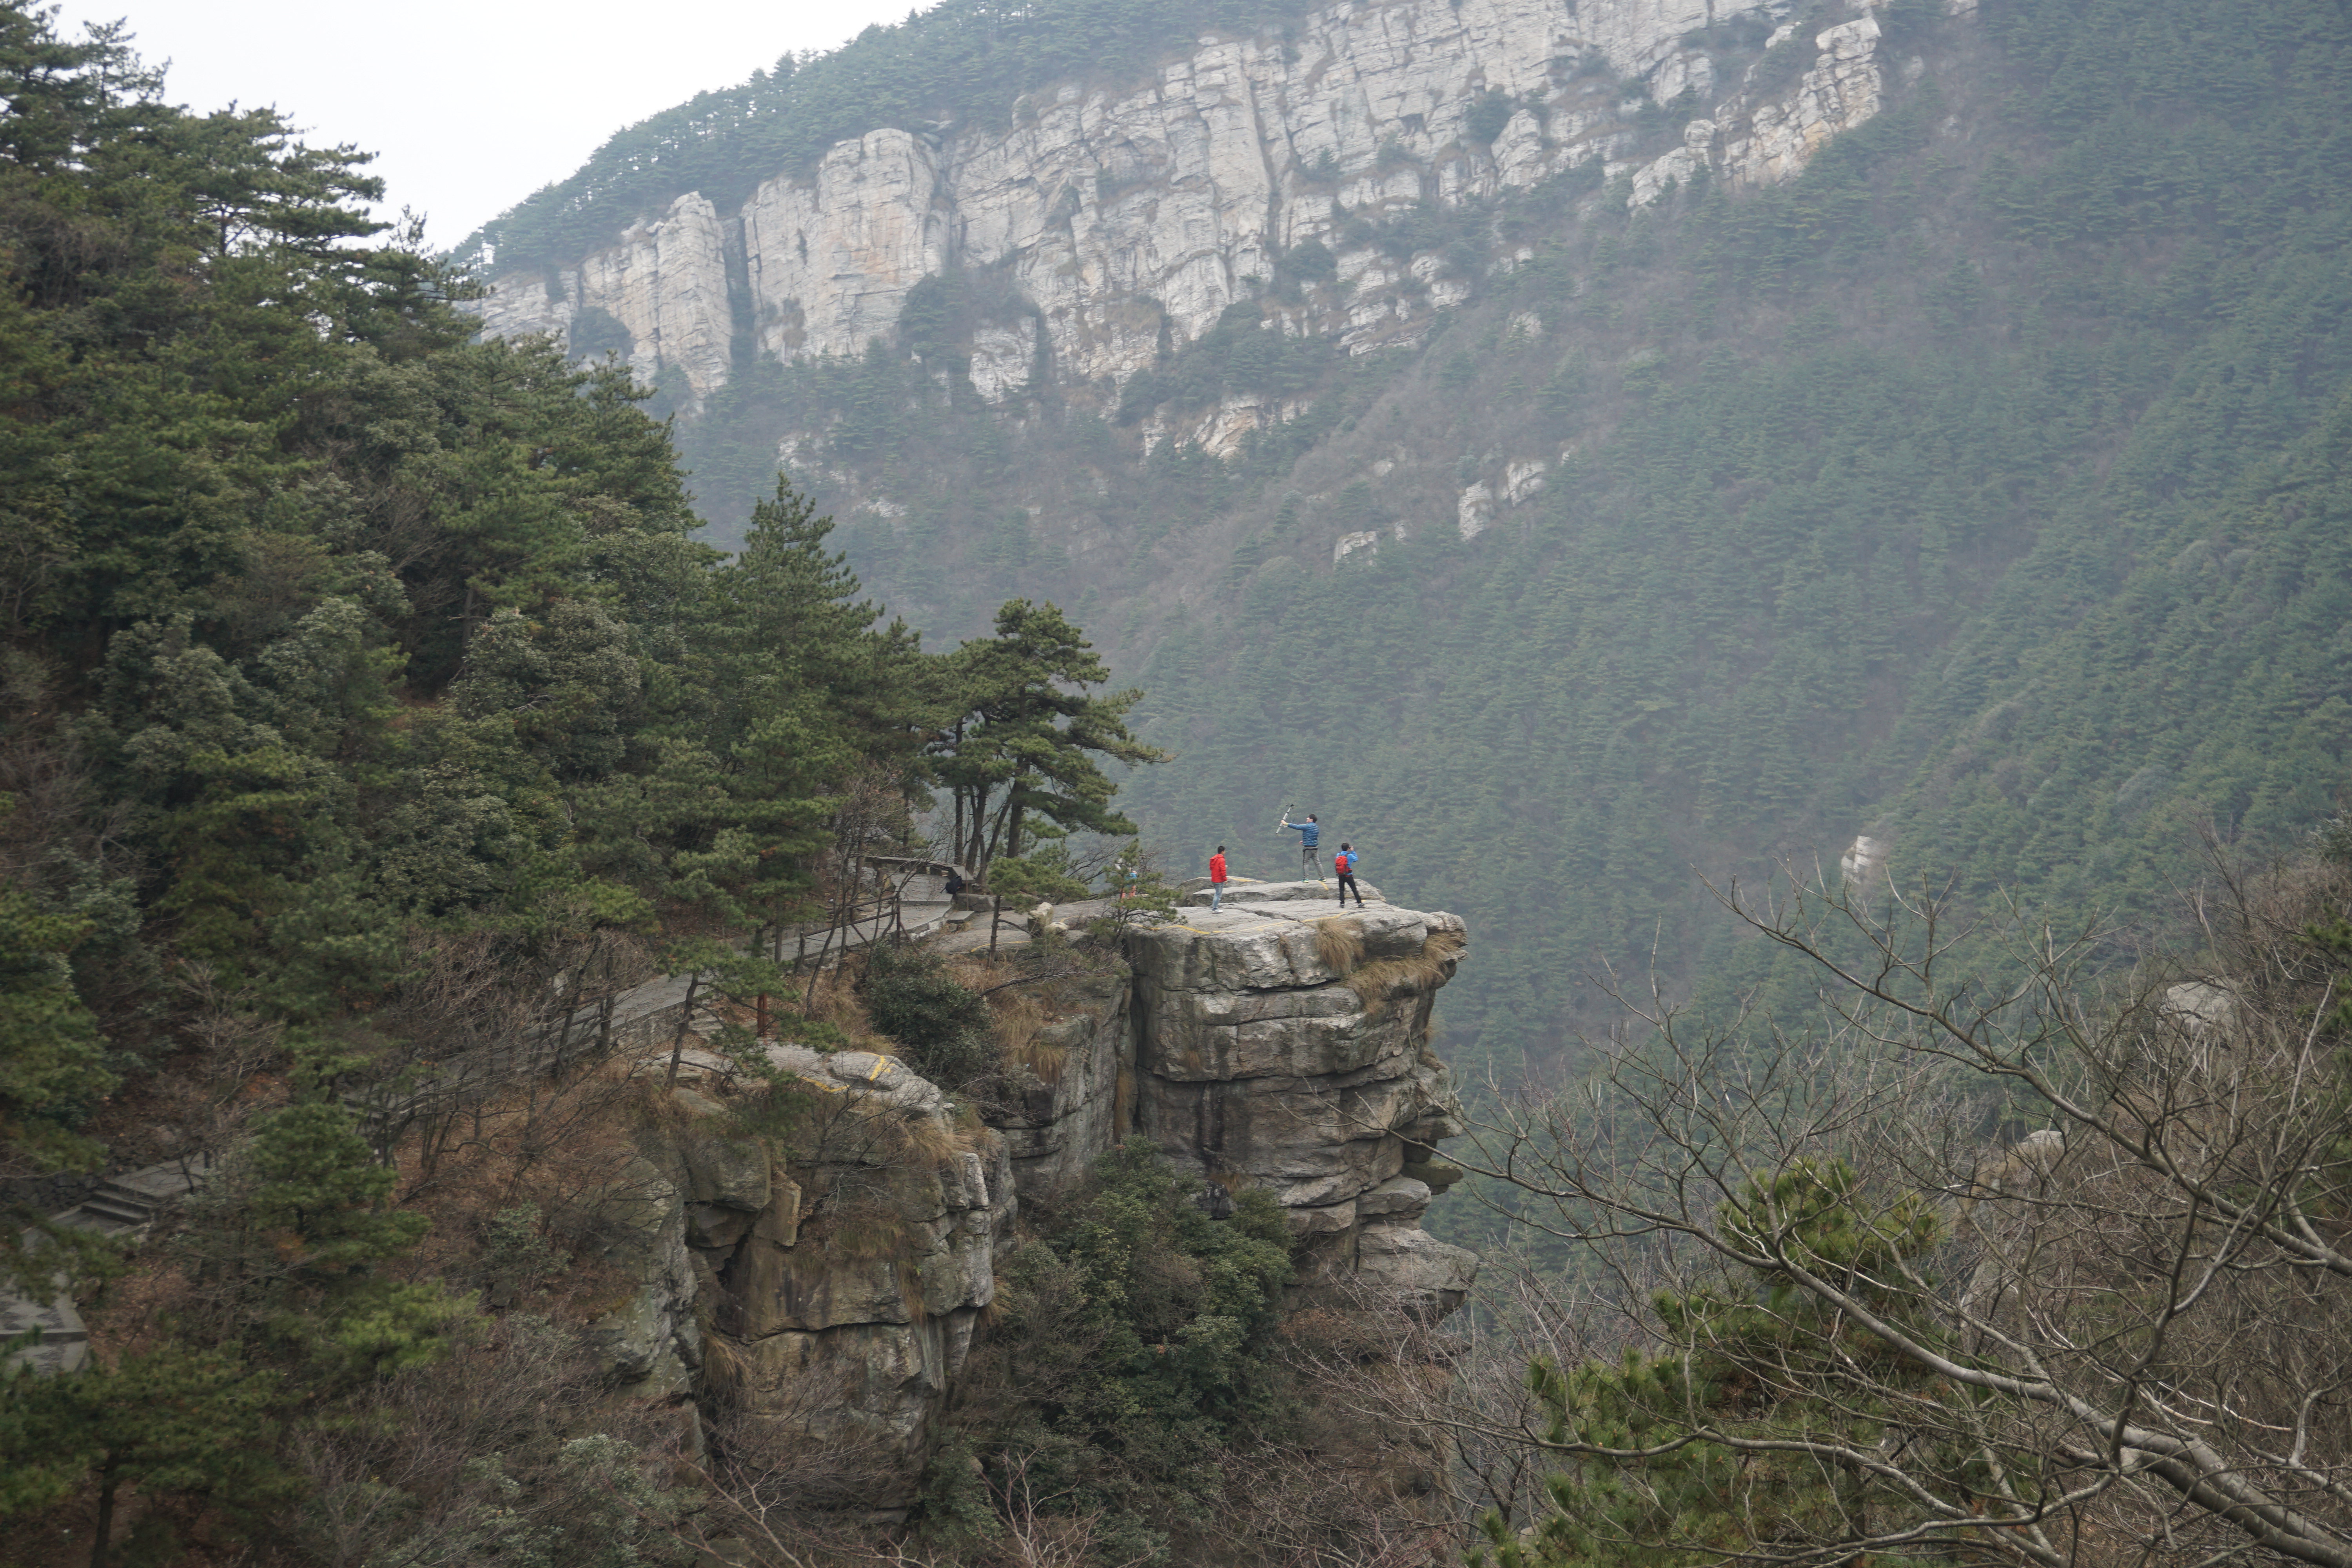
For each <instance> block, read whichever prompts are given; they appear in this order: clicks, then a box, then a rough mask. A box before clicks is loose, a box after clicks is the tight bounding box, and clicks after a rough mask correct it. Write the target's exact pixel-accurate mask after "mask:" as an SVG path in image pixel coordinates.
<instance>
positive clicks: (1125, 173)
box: [480, 0, 1969, 445]
mask: <svg viewBox="0 0 2352 1568" xmlns="http://www.w3.org/2000/svg"><path fill="white" fill-rule="evenodd" d="M1948 4H1949V5H1951V6H1952V8H1953V9H1954V10H1955V11H1956V12H1959V11H1965V10H1967V9H1968V8H1969V5H1968V3H1967V0H1948ZM1800 10H1801V11H1802V12H1803V13H1804V14H1805V15H1807V16H1817V15H1821V14H1822V12H1821V9H1820V7H1818V6H1813V5H1803V6H1801V5H1799V4H1798V0H1756V3H1755V4H1751V5H1738V4H1725V3H1721V0H1385V3H1381V0H1347V3H1345V4H1340V5H1332V6H1328V7H1327V8H1325V9H1322V10H1319V11H1317V12H1314V13H1312V14H1310V15H1309V16H1306V17H1304V18H1302V19H1301V21H1300V22H1299V23H1298V24H1297V25H1296V26H1293V27H1290V28H1287V29H1286V30H1284V31H1283V32H1281V33H1279V34H1276V33H1275V32H1272V31H1268V32H1263V33H1258V34H1253V35H1249V36H1242V37H1223V36H1215V35H1210V36H1204V37H1202V38H1201V40H1200V42H1199V45H1198V47H1196V48H1195V49H1194V51H1193V52H1192V54H1190V55H1189V56H1186V57H1184V58H1179V59H1173V60H1170V61H1168V62H1166V63H1165V65H1164V66H1163V67H1162V68H1161V69H1160V72H1159V73H1158V75H1157V76H1156V78H1154V79H1150V80H1148V81H1142V82H1135V83H1130V84H1124V85H1120V86H1109V85H1102V84H1083V85H1082V84H1080V83H1076V82H1072V83H1066V84H1063V85H1060V86H1056V87H1053V88H1049V89H1043V90H1040V91H1037V92H1034V93H1032V94H1030V95H1028V96H1027V97H1025V98H1024V99H1022V100H1020V101H1019V102H1018V103H1017V104H1016V105H1015V106H1014V109H1013V114H1012V116H1011V123H1010V124H1009V125H1007V126H1004V127H1001V128H996V129H989V130H970V131H967V130H962V129H959V128H955V127H945V128H939V129H933V130H925V129H917V128H899V127H886V128H882V129H877V130H875V131H872V132H867V133H866V134H865V135H864V136H862V137H859V138H857V139H856V140H853V141H845V142H841V143H839V144H838V145H836V146H835V147H834V148H832V149H831V150H830V151H829V152H827V153H825V154H824V156H823V157H822V158H821V159H820V160H819V162H818V163H817V165H816V168H815V170H814V173H813V174H808V175H805V176H803V175H800V174H778V175H777V177H775V178H773V179H771V180H770V181H768V182H767V183H766V184H762V185H761V186H759V187H758V189H757V190H756V191H755V193H754V194H753V195H752V196H751V199H750V200H749V201H748V202H746V203H745V204H744V205H742V206H741V208H740V210H738V211H736V212H733V213H730V214H724V215H722V214H719V213H718V212H717V211H715V210H714V209H713V207H712V205H711V204H710V203H709V201H707V200H705V199H704V198H703V197H702V196H701V195H698V194H693V193H689V194H688V195H682V196H680V197H678V198H677V200H676V201H675V202H674V203H673V204H672V205H670V207H669V208H668V210H667V211H666V212H662V213H649V214H646V215H644V216H642V217H641V218H640V219H639V220H638V222H637V223H635V225H634V226H631V227H630V228H629V229H628V230H627V231H626V232H625V233H624V234H621V235H619V236H617V237H615V240H614V244H613V245H612V246H611V247H608V248H606V249H604V250H603V251H600V252H598V253H597V254H596V255H594V256H592V257H588V258H583V259H582V260H581V261H580V262H578V263H577V264H575V265H572V266H570V267H564V268H556V269H554V270H552V271H549V272H540V271H532V272H527V273H514V274H509V275H508V276H504V277H499V278H497V279H496V280H495V282H494V283H493V285H492V287H491V289H490V293H489V296H488V299H487V300H485V301H484V302H483V303H482V305H481V306H480V309H481V310H482V313H483V320H484V327H485V330H486V331H489V332H490V333H493V334H496V335H513V334H518V333H525V332H542V331H543V332H553V333H556V334H559V335H562V336H566V337H567V338H575V337H579V336H580V334H581V333H582V331H583V324H584V325H585V326H589V327H594V328H596V329H598V330H597V331H589V332H588V333H587V335H586V338H585V340H584V341H587V342H593V344H594V345H595V346H598V347H604V346H611V347H614V348H618V349H621V350H623V351H624V353H625V357H626V358H627V360H628V363H630V364H631V365H632V367H633V368H634V369H635V371H636V373H637V374H638V375H639V376H640V378H641V379H644V380H646V381H648V382H651V381H654V380H656V379H658V378H662V377H664V376H665V375H666V374H667V375H668V376H669V377H670V378H672V379H673V380H675V381H677V382H678V383H682V387H681V390H682V393H683V401H684V402H685V403H686V404H687V405H688V406H692V405H694V404H695V403H696V402H697V401H698V399H700V398H702V397H704V396H706V395H709V393H710V392H711V391H713V390H714V389H715V388H717V387H718V386H719V385H721V384H724V383H725V382H726V380H727V379H728V377H729V375H730V369H731V363H732V360H731V358H730V344H731V343H733V340H734V338H735V337H736V336H737V335H740V332H739V328H738V325H737V323H739V322H740V323H748V341H746V342H741V343H740V344H734V346H735V347H736V348H738V349H740V350H742V351H744V352H752V353H761V354H765V355H769V356H772V357H774V358H776V359H780V360H786V361H789V360H792V359H794V358H796V357H799V356H801V355H805V354H848V353H860V352H862V351H863V350H864V349H865V347H866V343H867V342H869V341H870V340H871V339H873V338H875V337H877V336H883V335H886V334H887V333H888V332H889V331H890V329H891V328H892V326H893V325H894V324H895V322H896V321H897V320H898V311H899V308H900V306H901V305H902V304H903V303H904V301H905V300H906V297H907V293H908V290H909V289H912V288H913V287H914V285H915V284H916V283H917V282H919V280H921V279H924V278H926V277H929V276H931V275H934V274H937V273H940V272H942V271H944V270H946V269H949V268H966V269H971V270H975V271H977V270H980V269H983V268H985V269H992V270H993V271H994V272H995V273H996V274H998V275H999V276H1001V277H1002V278H1003V279H1007V280H1009V281H1010V283H1011V284H1012V285H1013V288H1014V289H1016V290H1017V292H1018V294H1019V296H1020V297H1021V299H1022V300H1023V301H1024V304H1023V309H1022V311H1021V314H1020V316H1019V317H1018V319H1013V318H1008V319H1007V320H1006V321H1003V322H1000V323H994V324H992V325H984V326H982V328H981V329H980V330H979V332H978V334H977V335H976V336H975V339H974V342H973V343H972V345H971V350H972V352H971V354H970V356H969V357H968V360H967V361H966V362H965V363H962V364H961V365H959V366H955V367H949V366H941V367H939V368H940V371H941V374H950V372H951V370H961V371H962V372H963V373H964V374H969V375H970V377H971V381H972V384H973V385H974V386H975V388H976V389H977V390H978V391H979V392H980V393H981V394H982V395H983V396H987V397H989V398H991V399H994V398H1001V397H1003V396H1006V395H1011V394H1013V392H1015V391H1017V390H1019V389H1020V388H1022V387H1024V386H1026V385H1027V384H1028V383H1029V379H1030V375H1031V374H1032V369H1033V366H1034V363H1035V361H1036V359H1037V357H1038V354H1039V353H1040V352H1041V351H1042V353H1043V355H1044V357H1045V361H1046V363H1047V364H1048V367H1049V374H1051V375H1052V377H1053V378H1054V379H1055V380H1056V381H1057V382H1059V383H1060V384H1064V385H1066V386H1077V385H1083V384H1096V385H1098V386H1100V385H1110V384H1117V383H1119V382H1123V381H1124V380H1125V379H1126V378H1127V377H1129V375H1131V374H1133V373H1134V372H1136V371H1137V370H1139V369H1141V368H1143V367H1144V366H1146V365H1148V364H1150V363H1152V362H1153V361H1154V359H1155V358H1156V357H1157V356H1158V355H1159V353H1160V352H1161V350H1162V349H1163V347H1165V346H1166V345H1167V344H1169V343H1171V342H1174V343H1181V342H1186V341H1189V340H1190V339H1192V338H1194V337H1197V336H1199V335H1200V334H1201V333H1202V332H1203V331H1206V330H1207V329H1208V328H1209V327H1211V326H1212V325H1213V324H1214V323H1215V322H1216V321H1217V320H1218V318H1219V316H1220V314H1221V313H1222V312H1223V310H1225V308H1226V307H1227V306H1229V305H1231V304H1233V303H1234V302H1235V301H1236V300H1244V299H1249V298H1253V297H1255V295H1256V294H1257V293H1258V292H1260V290H1261V289H1262V286H1263V285H1264V284H1265V282H1266V281H1267V280H1270V279H1274V278H1275V277H1276V275H1277V273H1278V271H1280V270H1281V268H1282V265H1283V258H1284V257H1285V256H1286V255H1287V254H1288V253H1290V252H1291V251H1293V250H1294V249H1295V248H1296V247H1301V246H1304V245H1306V244H1307V242H1309V241H1315V242H1318V243H1320V244H1322V245H1323V246H1324V247H1326V248H1328V249H1329V250H1331V251H1333V252H1334V253H1335V254H1336V259H1337V264H1338V265H1337V271H1336V275H1335V276H1332V277H1330V278H1329V279H1328V281H1327V282H1325V283H1323V284H1322V285H1321V286H1319V287H1316V288H1313V289H1308V290H1307V291H1306V292H1305V293H1303V294H1302V295H1301V296H1299V298H1298V299H1297V302H1296V303H1295V304H1294V305H1293V306H1291V307H1289V308H1288V309H1287V310H1286V314H1285V315H1284V317H1283V318H1282V320H1281V321H1279V322H1278V328H1279V330H1281V331H1286V332H1292V333H1298V332H1317V333H1324V334H1328V335H1331V336H1334V337H1336V338H1338V339H1339V341H1340V342H1342V343H1343V344H1344V345H1345V346H1346V347H1347V349H1348V350H1349V352H1351V353H1360V352H1364V351H1367V350H1370V349H1373V348H1377V347H1380V346H1382V345H1384V344H1388V343H1391V342H1400V341H1411V340H1412V339H1414V338H1416V337H1418V335H1419V334H1420V333H1421V332H1422V331H1423V330H1424V329H1425V326H1426V323H1427V321H1428V320H1429V318H1430V315H1431V312H1432V311H1433V310H1436V309H1439V308H1442V307H1444V306H1445V305H1448V304H1451V303H1454V302H1455V301H1456V300H1460V299H1461V298H1463V297H1464V296H1465V294H1466V293H1467V291H1468V289H1469V288H1470V284H1469V283H1468V281H1467V280H1465V279H1464V278H1463V277H1462V276H1461V273H1460V269H1459V268H1458V267H1457V266H1454V265H1451V264H1449V263H1448V261H1447V260H1446V259H1445V258H1443V257H1441V256H1440V255H1439V254H1438V253H1436V252H1430V253H1426V254H1414V255H1410V256H1404V257H1398V256H1395V255H1392V254H1390V253H1388V252H1385V251H1383V250H1382V249H1381V248H1380V247H1378V246H1377V245H1375V244H1373V243H1371V242H1370V241H1369V240H1368V239H1366V238H1365V237H1364V236H1365V229H1364V227H1363V226H1364V224H1365V223H1367V222H1371V223H1377V222H1378V221H1379V220H1380V219H1381V218H1382V217H1383V216H1387V215H1391V214H1393V213H1397V212H1400V211H1402V210H1405V209H1410V208H1413V207H1415V206H1418V205H1421V204H1423V203H1429V204H1433V205H1437V206H1440V207H1447V206H1460V205H1464V204H1465V203H1468V202H1471V201H1474V200H1477V199H1482V198H1486V197H1490V196H1493V195H1496V194H1497V193H1500V192H1503V191H1507V190H1515V189H1527V188H1529V187H1532V186H1534V185H1537V184H1541V183H1542V182H1543V181H1545V180H1547V179H1549V178H1551V177H1552V176H1554V175H1557V174H1561V173H1562V172H1564V171H1566V170H1568V169H1570V168H1571V167H1573V166H1577V165H1584V164H1591V163H1599V164H1600V165H1601V170H1602V172H1603V174H1605V175H1606V176H1608V177H1611V178H1615V177H1618V176H1622V177H1623V178H1624V179H1625V181H1626V182H1628V188H1629V189H1630V192H1631V195H1633V199H1635V200H1639V201H1647V200H1651V199H1654V198H1655V197H1656V196H1657V195H1659V194H1660V193H1661V192H1662V191H1663V190H1664V189H1665V188H1666V187H1667V185H1668V184H1669V183H1670V182H1672V181H1675V180H1682V181H1687V180H1688V179H1689V178H1690V177H1691V176H1692V175H1693V174H1696V171H1697V170H1698V169H1699V168H1700V167H1702V166H1705V167H1706V168H1708V169H1710V170H1711V171H1712V172H1713V173H1714V174H1716V175H1717V177H1719V178H1721V179H1723V180H1725V181H1727V182H1728V183H1730V184H1735V185H1736V184H1764V183H1770V182H1774V181H1780V180H1786V179H1789V178H1791V177H1793V176H1794V175H1795V174H1797V173H1798V172H1800V171H1801V169H1802V168H1803V166H1804V164H1805V163H1806V162H1807V161H1808V160H1809V159H1810V158H1811V156H1812V155H1813V153H1815V152H1816V151H1817V150H1818V149H1819V148H1820V147H1821V145H1822V143H1824V142H1826V141H1828V140H1829V139H1830V138H1832V137H1833V136H1835V135H1837V134H1839V133H1840V132H1843V131H1846V130H1849V129H1851V128H1852V127H1853V126H1855V125H1858V124H1860V123H1862V122H1863V121H1866V120H1868V119H1870V118H1871V117H1872V116H1873V115H1874V114H1876V113H1877V112H1878V110H1879V109H1880V106H1881V103H1882V101H1883V99H1884V93H1885V86H1886V82H1885V66H1886V62H1885V60H1884V58H1883V49H1882V38H1881V34H1880V29H1879V27H1878V25H1877V23H1876V21H1875V20H1874V17H1873V16H1872V15H1871V14H1870V13H1869V12H1868V11H1867V10H1864V11H1863V12H1862V14H1861V15H1859V16H1854V17H1853V19H1851V20H1847V21H1843V22H1840V23H1837V24H1835V25H1832V26H1820V25H1819V24H1817V23H1802V24H1800V23H1792V22H1790V21H1788V20H1787V18H1789V17H1790V16H1791V15H1792V14H1795V13H1797V12H1799V11H1800ZM1732 23H1746V24H1748V26H1750V27H1751V28H1752V29H1755V30H1760V29H1761V28H1763V27H1765V26H1774V25H1778V26H1779V32H1778V33H1776V34H1775V35H1774V41H1775V42H1776V43H1782V44H1790V45H1791V47H1794V48H1796V49H1798V50H1799V51H1801V52H1805V53H1806V54H1807V61H1806V63H1804V64H1803V66H1802V68H1801V70H1799V71H1798V72H1797V73H1796V76H1795V79H1794V80H1793V81H1792V82H1789V83H1784V84H1783V85H1781V86H1780V87H1779V88H1777V89H1772V90H1769V91H1767V90H1762V89H1759V90H1757V91H1755V92H1749V91H1747V90H1746V89H1744V88H1743V86H1742V84H1741V83H1738V82H1725V83H1721V84H1718V83H1717V81H1716V80H1715V75H1716V69H1717V68H1716V65H1715V63H1714V61H1715V58H1716V57H1715V56H1714V55H1713V54H1710V52H1709V50H1708V47H1707V33H1708V30H1709V29H1712V28H1717V27H1718V26H1726V25H1728V24H1732ZM1808 39H1810V44H1808V42H1807V40H1808ZM1791 40H1793V43H1791ZM1718 89H1721V90H1718ZM1685 94H1688V95H1691V96H1690V97H1687V98H1685V96H1684V95H1685ZM1669 100H1681V101H1685V102H1696V103H1698V104H1701V105H1710V104H1711V105H1712V106H1713V107H1711V108H1703V109H1702V110H1701V113H1700V115H1699V117H1698V118H1696V119H1695V120H1693V121H1690V122H1689V124H1688V126H1687V128H1686V130H1685V138H1684V142H1683V145H1681V146H1680V147H1677V148H1674V149H1672V150H1671V151H1669V152H1667V153H1664V154H1662V155H1656V156H1645V157H1642V158H1638V159H1637V158H1635V157H1634V155H1633V154H1634V150H1635V149H1636V147H1637V146H1639V145H1640V139H1639V136H1638V133H1637V132H1636V129H1635V121H1634V117H1633V115H1632V113H1631V110H1633V109H1634V108H1636V107H1638V106H1639V105H1641V104H1643V103H1644V102H1656V103H1665V102H1668V101H1669ZM1498 118H1499V119H1500V120H1501V122H1500V123H1499V124H1497V123H1496V121H1497V119H1498ZM730 251H731V253H732V258H731V259H732V261H733V263H734V265H733V266H731V267H730ZM1511 259H1512V258H1509V257H1506V258H1504V260H1503V262H1502V264H1503V265H1509V264H1510V261H1511ZM730 272H731V274H732V280H731V281H730ZM611 324H617V329H618V331H619V332H620V334H621V336H622V338H623V339H624V340H625V341H620V342H608V337H609V332H608V331H605V329H607V328H608V327H609V326H610V325H611ZM1039 331H1042V332H1043V334H1044V340H1043V342H1042V343H1040V342H1038V341H1037V338H1036V334H1037V333H1038V332H1039ZM1024 332H1025V333H1027V334H1028V336H1027V338H1026V339H1025V340H1024V339H1023V334H1024ZM1000 338H1001V339H1003V342H997V341H996V340H997V339H1000ZM983 339H984V340H986V341H985V342H983V341H982V340H983ZM1000 361H1002V362H1004V363H999V362H1000ZM1007 364H1010V365H1012V366H1013V368H1012V370H1010V371H1008V370H1007V368H1006V365H1007ZM1282 412H1283V411H1282V410H1281V409H1280V408H1279V407H1278V406H1265V407H1260V406H1257V405H1252V406H1251V407H1250V408H1248V409H1246V410H1238V409H1237V410H1221V411H1219V416H1218V417H1219V418H1220V419H1221V420H1222V426H1232V427H1233V428H1232V429H1230V430H1225V431H1224V432H1223V435H1224V439H1225V442H1226V444H1227V445H1231V444H1232V443H1233V442H1234V441H1236V440H1238V438H1239V436H1240V434H1241V433H1243V432H1244V431H1245V430H1246V429H1249V428H1255V427H1257V426H1260V425H1262V424H1263V423H1265V422H1266V421H1268V420H1271V419H1276V418H1279V417H1281V416H1282Z"/></svg>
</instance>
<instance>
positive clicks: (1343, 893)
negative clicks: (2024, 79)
mask: <svg viewBox="0 0 2352 1568" xmlns="http://www.w3.org/2000/svg"><path fill="white" fill-rule="evenodd" d="M1356 859H1357V855H1356V847H1355V846H1354V845H1352V844H1342V845H1340V846H1339V853H1338V854H1337V855H1334V856H1332V857H1331V868H1332V869H1333V870H1335V871H1337V872H1339V907H1340V908H1341V909H1343V910H1344V909H1346V908H1347V907H1348V889H1350V888H1355V892H1356V907H1357V908H1358V909H1362V908H1363V907H1364V889H1361V888H1357V887H1356Z"/></svg>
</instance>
